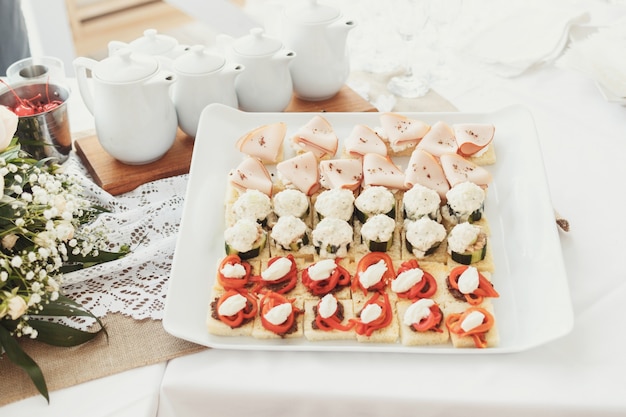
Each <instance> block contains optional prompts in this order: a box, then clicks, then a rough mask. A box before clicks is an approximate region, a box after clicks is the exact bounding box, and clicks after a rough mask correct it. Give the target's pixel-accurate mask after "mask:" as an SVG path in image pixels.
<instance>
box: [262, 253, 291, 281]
mask: <svg viewBox="0 0 626 417" xmlns="http://www.w3.org/2000/svg"><path fill="white" fill-rule="evenodd" d="M290 270H291V260H290V259H289V258H285V257H282V258H278V259H276V260H275V261H274V262H273V263H272V264H271V265H270V266H268V267H267V269H266V270H265V271H263V272H261V279H263V281H276V280H278V279H280V278H282V277H284V276H285V275H287V273H288V272H289V271H290Z"/></svg>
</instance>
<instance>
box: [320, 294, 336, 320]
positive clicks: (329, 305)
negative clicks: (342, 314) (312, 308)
mask: <svg viewBox="0 0 626 417" xmlns="http://www.w3.org/2000/svg"><path fill="white" fill-rule="evenodd" d="M335 311H337V299H336V298H335V297H334V296H333V295H332V294H326V295H325V296H324V297H322V299H321V300H320V303H319V304H318V306H317V312H318V313H319V315H320V316H321V317H322V318H323V319H327V318H329V317H331V316H332V315H333V314H335Z"/></svg>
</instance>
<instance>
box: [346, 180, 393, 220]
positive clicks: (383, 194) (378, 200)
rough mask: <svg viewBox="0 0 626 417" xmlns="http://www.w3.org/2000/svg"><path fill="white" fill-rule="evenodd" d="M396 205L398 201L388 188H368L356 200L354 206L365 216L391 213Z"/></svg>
mask: <svg viewBox="0 0 626 417" xmlns="http://www.w3.org/2000/svg"><path fill="white" fill-rule="evenodd" d="M395 205H396V199H395V197H394V195H393V193H392V192H391V191H389V189H387V188H386V187H382V186H373V187H368V188H366V189H365V190H363V191H362V192H361V194H359V196H358V197H357V198H356V199H355V200H354V206H355V207H356V208H358V209H359V210H360V211H361V212H363V213H365V214H385V213H389V212H390V211H391V210H392V209H393V208H394V207H395Z"/></svg>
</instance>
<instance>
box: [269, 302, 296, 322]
mask: <svg viewBox="0 0 626 417" xmlns="http://www.w3.org/2000/svg"><path fill="white" fill-rule="evenodd" d="M291 311H292V306H291V303H284V304H279V305H277V306H276V307H274V308H272V309H271V310H270V311H268V312H267V313H265V315H264V316H263V317H265V320H267V321H269V322H270V323H272V324H273V325H275V326H278V325H279V324H283V323H284V322H285V321H287V319H288V318H289V315H290V314H291Z"/></svg>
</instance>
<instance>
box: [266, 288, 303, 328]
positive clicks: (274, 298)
mask: <svg viewBox="0 0 626 417" xmlns="http://www.w3.org/2000/svg"><path fill="white" fill-rule="evenodd" d="M293 302H294V299H287V298H286V297H285V296H284V295H282V294H279V293H276V292H274V291H268V292H267V293H266V294H265V296H264V297H263V298H262V299H261V324H263V327H265V328H266V329H267V330H269V331H271V332H274V333H276V334H277V335H279V336H283V335H285V334H286V333H287V332H288V331H289V329H291V326H292V325H293V322H294V320H295V319H296V313H301V312H302V310H300V309H298V308H296V307H295V306H294V305H293ZM286 303H291V306H292V310H291V314H290V315H289V317H287V320H285V321H284V322H283V323H281V324H278V325H276V324H272V323H270V322H269V321H267V320H266V319H265V315H266V314H267V313H268V312H269V311H270V310H271V309H273V308H274V307H276V306H279V305H281V304H286Z"/></svg>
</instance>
